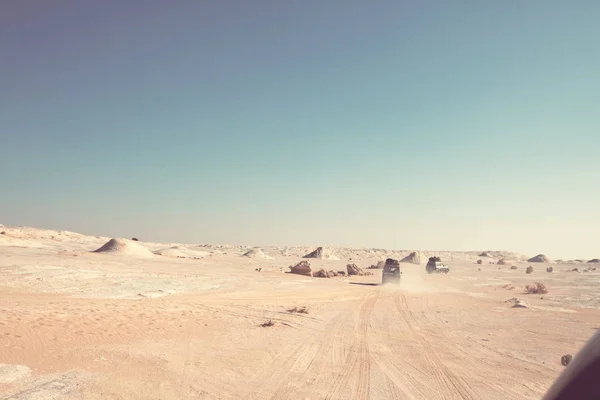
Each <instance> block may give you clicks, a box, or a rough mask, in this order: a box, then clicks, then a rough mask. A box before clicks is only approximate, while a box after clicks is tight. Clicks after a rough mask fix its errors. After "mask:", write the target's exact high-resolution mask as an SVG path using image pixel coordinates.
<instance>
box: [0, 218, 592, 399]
mask: <svg viewBox="0 0 600 400" xmlns="http://www.w3.org/2000/svg"><path fill="white" fill-rule="evenodd" d="M0 230H4V231H5V234H4V235H1V237H0V399H20V400H22V399H419V400H420V399H521V398H523V399H538V398H540V397H541V396H542V395H543V393H544V392H545V391H546V390H547V389H548V388H549V386H550V385H551V383H552V382H553V381H554V379H556V377H557V376H558V375H559V374H560V372H561V371H562V370H563V369H564V367H563V366H562V365H561V363H560V358H561V356H562V355H563V354H565V353H572V354H576V353H577V351H578V350H579V349H580V348H581V347H582V346H583V344H584V343H585V342H586V341H587V340H588V339H589V338H590V337H591V336H592V335H593V334H594V333H595V330H596V329H597V328H598V327H599V325H600V311H599V310H598V307H599V306H600V297H599V296H598V293H597V288H598V287H599V286H598V285H599V283H600V271H597V272H596V271H591V272H583V269H584V268H586V267H588V266H589V265H585V264H579V265H570V264H558V265H557V264H554V265H553V267H554V272H553V273H548V272H546V266H548V265H549V264H527V263H526V262H523V261H522V258H519V257H518V256H516V255H514V258H515V260H514V261H512V262H511V263H510V265H516V266H518V269H516V270H511V269H510V265H502V266H499V265H492V264H490V262H494V261H497V258H496V259H489V260H488V259H485V260H484V264H483V265H476V264H475V260H476V259H477V256H476V254H471V253H458V252H457V253H443V254H442V258H443V260H444V261H445V262H446V263H447V264H449V265H450V266H451V271H450V273H449V274H447V275H444V274H439V275H437V274H432V275H428V274H426V273H425V268H424V260H422V261H423V263H422V264H421V265H414V264H402V267H403V277H402V282H401V284H400V285H385V286H381V285H378V283H379V282H380V281H381V271H380V270H369V271H373V272H374V275H373V276H364V277H345V278H331V279H324V278H312V277H306V276H299V275H293V274H289V273H285V271H288V268H287V267H288V266H289V265H292V264H296V263H297V262H299V261H301V260H302V258H301V257H302V255H303V254H306V253H305V251H307V250H310V249H308V248H285V249H275V248H270V249H266V248H263V250H264V252H265V254H267V255H268V256H271V257H273V258H270V259H266V258H260V257H259V258H257V257H245V256H242V254H243V253H244V252H245V251H246V250H248V249H245V248H242V247H234V246H197V245H196V247H194V246H192V245H186V246H185V247H178V248H176V249H174V250H177V252H172V253H173V254H171V255H154V254H152V253H150V252H149V251H148V254H145V253H143V252H139V251H137V250H139V248H141V247H144V248H146V249H149V250H151V251H156V250H159V249H170V248H172V247H174V246H175V244H156V243H143V242H130V243H131V244H132V246H133V247H132V248H133V250H131V249H129V250H127V249H125V250H124V251H115V252H112V253H110V252H109V253H93V252H91V250H95V249H97V248H98V247H100V246H102V245H103V244H104V243H105V242H106V241H107V240H108V239H109V238H100V237H90V236H84V235H79V234H75V233H71V232H59V231H46V230H36V229H32V228H16V227H4V228H2V229H0ZM136 246H140V247H139V248H138V247H136ZM349 251H351V250H347V249H346V250H344V251H341V250H340V252H339V254H343V255H344V257H340V258H342V259H341V260H322V259H311V260H309V261H310V262H311V264H312V267H313V270H314V269H317V268H320V267H325V268H326V269H328V270H330V269H331V270H336V271H337V270H345V269H346V268H345V266H346V264H348V262H354V263H356V264H358V265H359V266H360V267H362V268H366V267H367V266H369V265H370V264H371V263H375V262H376V261H380V260H382V259H385V258H384V257H385V254H387V253H385V252H384V251H381V250H378V251H355V252H353V253H348V252H349ZM167 253H168V252H165V254H167ZM177 254H183V255H184V256H185V257H186V258H178V257H177V256H176V255H177ZM349 254H352V255H353V256H352V261H349V258H350V256H349ZM406 254H408V252H406ZM431 254H433V253H431ZM174 255H175V256H174ZM392 255H394V254H392ZM395 255H396V256H401V255H402V254H395ZM180 257H181V256H180ZM527 265H533V267H534V269H535V270H534V272H533V273H532V274H529V275H527V274H525V268H526V266H527ZM574 267H578V268H579V269H580V270H581V271H582V272H580V273H577V272H567V270H569V269H572V268H574ZM257 268H262V270H261V271H256V269H257ZM478 268H481V271H478ZM599 270H600V268H599ZM534 281H539V282H543V283H545V284H546V285H547V286H548V289H549V293H548V294H545V295H539V294H538V295H533V294H524V286H525V285H526V284H528V283H532V282H534ZM513 297H518V298H520V299H521V300H523V301H524V302H526V303H527V305H528V308H512V306H513V304H512V303H507V302H505V301H506V300H507V299H510V298H513ZM292 307H307V310H308V313H307V314H302V313H292V312H289V311H288V310H289V309H291V308H292ZM267 321H272V322H273V323H274V325H273V326H270V327H261V326H260V325H261V324H263V323H265V322H267Z"/></svg>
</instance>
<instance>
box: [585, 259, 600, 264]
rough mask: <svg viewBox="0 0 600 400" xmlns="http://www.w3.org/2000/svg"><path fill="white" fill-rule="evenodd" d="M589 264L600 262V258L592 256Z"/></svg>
mask: <svg viewBox="0 0 600 400" xmlns="http://www.w3.org/2000/svg"><path fill="white" fill-rule="evenodd" d="M588 264H600V258H592V259H591V260H590V261H588Z"/></svg>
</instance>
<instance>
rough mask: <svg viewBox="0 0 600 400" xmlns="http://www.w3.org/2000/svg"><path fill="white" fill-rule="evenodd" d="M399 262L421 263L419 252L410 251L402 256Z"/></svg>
mask: <svg viewBox="0 0 600 400" xmlns="http://www.w3.org/2000/svg"><path fill="white" fill-rule="evenodd" d="M400 262H401V263H410V264H421V254H419V253H417V252H416V251H413V252H412V253H410V254H409V255H407V256H406V257H404V258H403V259H402V260H400Z"/></svg>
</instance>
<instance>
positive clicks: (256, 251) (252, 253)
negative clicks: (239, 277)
mask: <svg viewBox="0 0 600 400" xmlns="http://www.w3.org/2000/svg"><path fill="white" fill-rule="evenodd" d="M242 257H248V258H263V259H266V260H268V259H271V258H272V257H269V256H268V255H266V254H265V253H263V251H262V249H260V248H258V247H255V248H253V249H250V250H248V251H247V252H245V253H244V254H242Z"/></svg>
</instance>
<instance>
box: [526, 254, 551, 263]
mask: <svg viewBox="0 0 600 400" xmlns="http://www.w3.org/2000/svg"><path fill="white" fill-rule="evenodd" d="M527 262H532V263H547V262H550V260H549V259H548V257H546V256H545V255H543V254H538V255H537V256H535V257H531V258H530V259H529V260H527Z"/></svg>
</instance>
